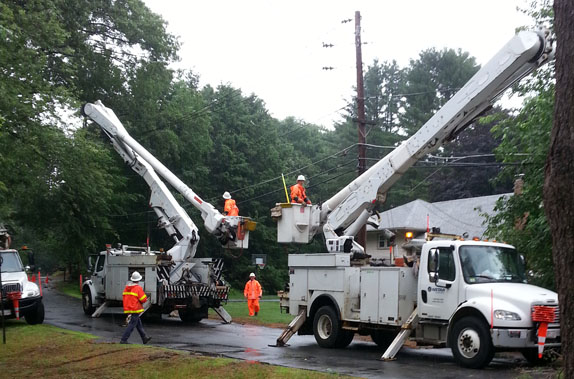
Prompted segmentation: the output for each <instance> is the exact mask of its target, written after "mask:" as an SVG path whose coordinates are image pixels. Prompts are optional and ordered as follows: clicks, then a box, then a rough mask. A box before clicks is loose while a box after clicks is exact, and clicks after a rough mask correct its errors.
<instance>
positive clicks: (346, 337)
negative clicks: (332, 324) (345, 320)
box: [335, 329, 355, 349]
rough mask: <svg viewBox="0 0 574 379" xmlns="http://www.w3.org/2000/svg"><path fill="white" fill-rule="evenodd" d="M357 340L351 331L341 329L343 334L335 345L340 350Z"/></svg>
mask: <svg viewBox="0 0 574 379" xmlns="http://www.w3.org/2000/svg"><path fill="white" fill-rule="evenodd" d="M353 338H355V333H354V332H352V331H350V330H345V329H341V334H340V335H339V338H338V339H337V342H336V343H335V347H336V348H339V349H343V348H345V347H347V346H349V344H350V343H351V342H352V341H353Z"/></svg>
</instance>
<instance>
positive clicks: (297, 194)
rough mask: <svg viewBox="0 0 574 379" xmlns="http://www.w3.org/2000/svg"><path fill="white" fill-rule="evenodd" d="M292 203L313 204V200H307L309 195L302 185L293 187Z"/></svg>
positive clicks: (298, 184)
mask: <svg viewBox="0 0 574 379" xmlns="http://www.w3.org/2000/svg"><path fill="white" fill-rule="evenodd" d="M291 202H292V203H299V204H303V203H306V204H311V200H309V199H307V195H306V194H305V187H303V186H302V185H301V184H300V183H297V184H295V185H292V186H291Z"/></svg>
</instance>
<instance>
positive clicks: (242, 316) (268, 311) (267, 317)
mask: <svg viewBox="0 0 574 379" xmlns="http://www.w3.org/2000/svg"><path fill="white" fill-rule="evenodd" d="M242 298H243V297H242ZM223 308H225V310H226V311H227V313H229V314H230V315H231V317H233V322H236V323H239V324H242V323H246V324H256V325H264V326H271V327H285V326H287V324H289V323H290V322H291V320H293V318H294V316H291V315H290V314H287V313H281V312H280V309H279V303H278V302H276V301H274V302H266V301H260V302H259V308H260V309H259V314H258V315H257V316H256V317H249V310H248V309H247V300H245V301H230V302H228V303H227V304H226V305H223ZM209 314H210V317H209V318H219V316H218V315H217V314H216V313H215V311H213V310H212V309H210V310H209Z"/></svg>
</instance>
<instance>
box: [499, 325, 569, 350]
mask: <svg viewBox="0 0 574 379" xmlns="http://www.w3.org/2000/svg"><path fill="white" fill-rule="evenodd" d="M490 335H491V337H492V344H493V345H494V347H498V348H508V347H510V348H535V347H537V346H538V335H537V331H536V329H496V328H495V329H490ZM544 346H545V347H558V346H560V328H559V327H552V326H551V325H549V326H548V332H547V333H546V341H545V343H544Z"/></svg>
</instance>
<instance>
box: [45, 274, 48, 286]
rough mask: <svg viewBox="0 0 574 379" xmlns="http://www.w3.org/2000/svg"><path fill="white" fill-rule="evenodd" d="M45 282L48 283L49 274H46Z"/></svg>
mask: <svg viewBox="0 0 574 379" xmlns="http://www.w3.org/2000/svg"><path fill="white" fill-rule="evenodd" d="M44 283H46V284H48V274H46V280H44Z"/></svg>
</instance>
